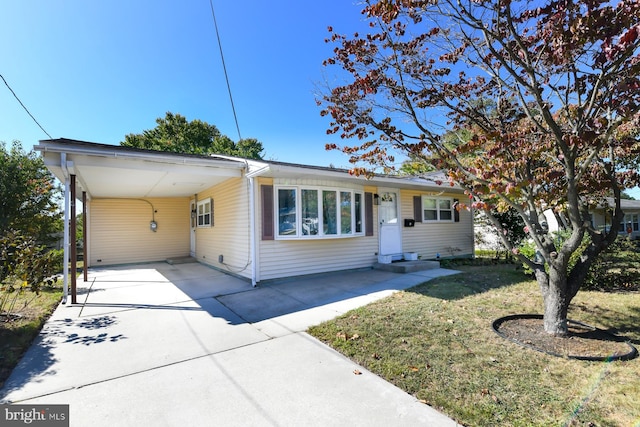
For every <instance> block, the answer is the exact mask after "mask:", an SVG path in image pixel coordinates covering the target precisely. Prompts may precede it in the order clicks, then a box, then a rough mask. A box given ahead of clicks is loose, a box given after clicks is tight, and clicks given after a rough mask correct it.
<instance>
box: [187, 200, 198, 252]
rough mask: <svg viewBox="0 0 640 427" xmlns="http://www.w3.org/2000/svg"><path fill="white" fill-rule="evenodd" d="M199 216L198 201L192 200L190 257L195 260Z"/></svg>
mask: <svg viewBox="0 0 640 427" xmlns="http://www.w3.org/2000/svg"><path fill="white" fill-rule="evenodd" d="M196 215H197V211H196V201H195V200H192V201H191V212H190V214H189V217H190V218H191V227H190V231H189V233H190V239H189V256H192V257H194V258H195V256H196V223H197V221H198V218H197V217H196Z"/></svg>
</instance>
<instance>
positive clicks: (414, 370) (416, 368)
mask: <svg viewBox="0 0 640 427" xmlns="http://www.w3.org/2000/svg"><path fill="white" fill-rule="evenodd" d="M409 369H411V370H412V371H413V372H418V371H419V370H420V368H418V367H417V366H409Z"/></svg>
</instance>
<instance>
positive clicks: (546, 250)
mask: <svg viewBox="0 0 640 427" xmlns="http://www.w3.org/2000/svg"><path fill="white" fill-rule="evenodd" d="M362 14H363V15H364V16H365V18H366V20H367V21H368V23H369V31H368V32H369V34H366V35H360V34H357V33H356V34H354V35H353V36H350V37H348V36H345V35H341V34H339V33H337V32H336V31H334V30H333V28H329V32H330V36H329V38H328V39H327V42H328V43H332V44H334V45H335V49H334V54H333V56H332V57H331V58H328V59H327V60H326V61H325V65H326V66H327V67H338V68H339V69H340V72H341V73H344V72H346V76H347V77H346V82H345V83H344V84H343V85H340V86H336V87H333V88H329V89H327V91H326V93H324V94H323V95H322V96H321V98H320V99H319V100H318V103H319V105H321V106H322V112H321V114H322V115H326V116H329V117H330V118H331V124H330V126H329V129H328V131H327V132H328V133H329V134H339V135H341V136H342V138H344V139H355V140H357V143H356V144H355V145H354V144H352V145H346V144H345V145H337V144H330V145H328V146H327V149H339V150H342V151H343V152H345V153H347V154H349V155H350V161H351V162H352V163H353V164H354V169H353V172H354V173H356V174H367V173H371V172H372V171H373V170H375V168H376V167H378V166H383V167H385V168H393V166H392V163H393V162H394V154H397V153H403V154H405V155H408V156H410V157H411V158H417V157H422V158H424V159H427V160H429V161H431V162H433V163H434V164H435V166H436V167H438V168H441V169H445V170H447V171H448V173H449V177H450V179H451V182H456V183H458V184H460V185H462V186H463V187H464V188H465V189H466V190H467V193H468V195H469V203H468V204H467V207H470V208H474V209H481V210H483V211H485V213H486V214H487V216H488V217H489V218H490V219H491V220H492V222H493V224H494V225H495V226H496V227H497V228H498V229H501V228H502V225H501V224H500V221H498V220H497V219H496V218H495V216H494V215H492V211H494V212H495V211H496V210H497V211H507V210H508V209H513V210H515V211H516V212H517V213H518V215H519V216H520V217H521V218H522V220H523V221H524V223H525V224H526V227H525V230H526V232H527V233H528V237H529V238H531V239H532V240H533V242H535V245H536V247H537V253H536V256H535V257H532V258H527V257H525V256H524V255H523V254H520V253H519V252H518V249H517V247H516V246H515V245H514V244H513V243H512V242H510V241H509V240H508V238H507V237H506V236H507V233H500V234H501V235H502V236H505V237H504V244H505V245H506V246H507V247H508V248H509V249H510V250H511V251H512V252H513V253H514V254H516V255H517V256H518V257H519V259H520V260H521V261H522V262H523V263H525V264H527V265H528V266H529V268H531V270H533V271H534V273H535V276H536V279H537V282H538V284H539V286H540V289H541V292H542V296H543V301H544V325H545V330H546V331H547V332H548V333H550V334H554V335H566V334H567V311H568V307H569V304H570V302H571V300H572V299H573V297H574V296H575V295H576V294H577V292H578V291H579V289H580V287H581V285H582V283H583V281H584V279H585V277H586V275H587V272H588V270H589V268H590V267H591V266H592V265H593V263H594V261H595V260H596V258H597V257H598V255H599V254H600V253H601V252H602V251H603V250H604V249H605V248H607V246H609V245H610V244H611V243H612V242H613V241H614V240H615V239H616V237H617V234H618V230H619V224H620V222H621V221H622V219H623V216H624V213H623V212H622V209H621V208H620V197H621V192H622V191H623V190H624V189H627V188H631V187H633V186H635V185H638V183H639V182H640V180H639V178H640V177H639V174H638V166H640V164H639V163H640V161H639V159H640V155H639V154H640V144H639V143H638V124H639V119H640V114H639V111H640V80H639V72H640V56H639V55H640V49H639V46H640V37H639V31H640V2H638V1H637V0H622V1H619V2H618V3H615V2H611V1H608V0H606V1H605V0H582V1H572V0H543V1H534V2H531V1H510V0H458V1H454V0H380V1H373V0H369V1H365V3H364V5H363V10H362ZM459 131H464V132H463V133H465V134H466V135H467V136H468V135H469V134H470V135H471V136H470V137H465V138H461V139H460V141H458V143H456V144H451V143H450V141H449V142H448V143H447V141H446V138H445V135H449V136H450V135H452V134H453V135H455V134H456V133H458V132H459ZM363 162H364V164H365V166H358V165H362V164H363ZM607 199H608V200H611V199H612V200H613V204H614V206H615V207H614V208H613V215H612V217H613V218H612V219H613V221H612V224H611V227H610V228H609V229H608V230H601V229H596V228H594V227H593V226H592V225H591V222H590V215H589V212H590V211H592V210H593V208H595V207H596V206H602V205H603V203H605V200H607ZM547 210H550V211H553V212H555V213H557V214H561V215H563V216H564V217H566V219H567V230H568V238H566V239H565V240H564V241H563V242H561V243H558V240H557V239H554V236H553V235H552V234H551V233H550V232H549V230H548V228H547V227H546V223H545V221H544V218H545V217H544V215H543V212H544V211H547ZM570 260H571V262H570Z"/></svg>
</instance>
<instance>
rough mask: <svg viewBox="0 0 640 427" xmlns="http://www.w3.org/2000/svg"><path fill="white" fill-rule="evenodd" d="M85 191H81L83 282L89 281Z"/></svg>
mask: <svg viewBox="0 0 640 427" xmlns="http://www.w3.org/2000/svg"><path fill="white" fill-rule="evenodd" d="M87 267H88V261H87V192H86V191H83V192H82V274H83V278H84V281H85V282H88V281H89V274H88V272H87Z"/></svg>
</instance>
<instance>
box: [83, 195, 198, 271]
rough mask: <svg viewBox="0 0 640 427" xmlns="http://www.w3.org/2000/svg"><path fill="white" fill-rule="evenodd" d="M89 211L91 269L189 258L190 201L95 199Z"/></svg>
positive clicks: (179, 199)
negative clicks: (154, 229) (154, 227)
mask: <svg viewBox="0 0 640 427" xmlns="http://www.w3.org/2000/svg"><path fill="white" fill-rule="evenodd" d="M88 211H89V215H88V218H89V224H88V226H89V235H88V242H89V247H88V248H87V249H88V252H89V262H90V266H92V267H98V266H101V265H116V264H131V263H137V262H150V261H164V260H166V259H168V258H173V257H181V256H188V255H189V222H190V212H189V199H188V198H158V199H92V200H90V201H89V205H88ZM152 219H153V220H155V221H156V223H157V224H158V229H157V231H156V232H153V231H151V229H150V227H149V225H150V223H151V220H152Z"/></svg>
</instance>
